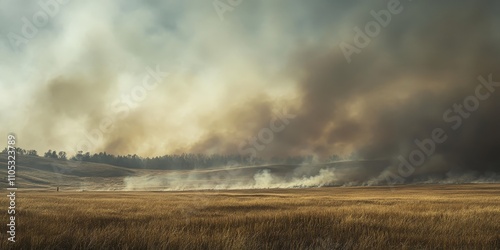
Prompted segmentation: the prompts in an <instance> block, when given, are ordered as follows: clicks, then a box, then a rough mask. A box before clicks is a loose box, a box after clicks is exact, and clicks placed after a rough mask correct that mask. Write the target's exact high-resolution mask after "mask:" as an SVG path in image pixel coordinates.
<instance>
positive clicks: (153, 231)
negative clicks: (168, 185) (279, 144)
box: [0, 184, 500, 249]
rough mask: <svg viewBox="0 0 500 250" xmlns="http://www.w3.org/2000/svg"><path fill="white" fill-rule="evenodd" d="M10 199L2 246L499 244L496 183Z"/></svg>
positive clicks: (21, 195) (27, 194) (32, 194)
mask: <svg viewBox="0 0 500 250" xmlns="http://www.w3.org/2000/svg"><path fill="white" fill-rule="evenodd" d="M4 197H5V196H4ZM17 199H18V206H19V207H18V209H17V211H18V215H17V216H18V219H17V220H18V221H17V222H18V228H17V234H18V235H17V242H16V243H14V244H11V243H8V241H7V239H6V235H5V232H2V234H1V238H0V249H10V248H13V249H436V248H437V249H500V185H495V184H476V185H442V186H438V185H436V186H402V187H396V188H393V189H391V188H384V187H366V188H363V187H351V188H346V187H343V188H314V189H288V190H245V191H196V192H59V193H57V192H53V191H52V192H47V191H45V192H42V191H22V190H20V191H19V192H18V194H17ZM1 202H2V203H1V205H2V207H4V208H6V207H7V200H6V198H3V199H2V201H1ZM4 218H5V219H2V221H4V222H5V221H6V220H7V215H5V217H4ZM4 228H5V227H4ZM4 231H5V230H4Z"/></svg>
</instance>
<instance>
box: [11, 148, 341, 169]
mask: <svg viewBox="0 0 500 250" xmlns="http://www.w3.org/2000/svg"><path fill="white" fill-rule="evenodd" d="M6 152H7V149H4V150H3V151H2V153H6ZM16 152H17V154H18V155H30V156H37V157H40V156H39V155H38V152H37V151H36V150H25V149H22V148H19V147H18V148H16ZM43 157H45V158H52V159H60V160H70V161H81V162H93V163H104V164H110V165H115V166H121V167H127V168H146V169H164V170H191V169H200V168H212V167H221V166H238V165H245V166H252V165H262V164H302V163H311V162H313V161H315V159H314V157H313V156H311V155H305V156H289V157H272V158H270V159H262V158H256V157H251V156H244V155H238V154H229V155H223V154H210V155H207V154H192V153H186V154H170V155H168V154H167V155H164V156H157V157H140V156H138V155H136V154H134V155H130V154H128V155H113V154H108V153H106V152H100V153H94V154H91V153H89V152H86V153H83V152H78V153H77V154H76V155H74V156H72V157H69V158H68V156H67V154H66V152H64V151H59V152H57V151H55V150H48V151H47V152H45V153H44V154H43ZM337 160H341V157H339V156H337V155H332V156H331V157H329V158H328V159H326V160H325V162H331V161H337Z"/></svg>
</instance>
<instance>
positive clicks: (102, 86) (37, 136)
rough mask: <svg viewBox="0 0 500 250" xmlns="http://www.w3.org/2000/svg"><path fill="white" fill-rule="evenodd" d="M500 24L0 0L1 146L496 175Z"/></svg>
mask: <svg viewBox="0 0 500 250" xmlns="http://www.w3.org/2000/svg"><path fill="white" fill-rule="evenodd" d="M499 11H500V3H499V2H498V1H493V0H483V1H439V2H436V1H377V2H374V1H333V0H330V1H327V0H312V1H299V0H288V1H285V0H276V1H263V0H252V1H250V0H240V1H237V0H233V1H225V0H220V1H208V0H206V1H131V0H124V1H118V0H104V1H78V0H66V1H63V0H61V1H56V0H49V1H47V0H42V1H40V2H37V1H14V0H0V34H1V35H2V38H3V39H1V40H0V58H1V59H0V75H1V78H0V90H1V91H0V122H1V127H0V134H4V135H7V134H8V133H15V134H16V136H17V140H18V145H19V146H21V147H23V148H29V149H36V150H38V151H39V153H40V152H45V151H47V150H48V149H53V150H54V149H55V150H58V151H59V150H64V151H66V152H68V154H69V155H72V154H75V153H76V152H78V151H84V152H87V151H89V152H101V151H106V152H108V153H113V154H138V155H141V156H156V155H164V154H178V153H205V154H214V153H218V154H251V155H252V156H258V157H273V156H278V157H283V156H293V155H313V156H315V157H317V158H318V159H321V158H325V157H328V156H329V155H333V154H337V155H342V156H348V155H355V156H356V157H359V158H364V159H381V158H384V159H385V158H390V159H398V157H403V158H406V159H407V160H409V161H411V162H418V161H419V159H418V158H419V157H420V158H422V156H424V158H426V159H427V160H428V162H427V163H426V166H428V167H427V168H429V169H430V170H429V171H443V168H444V169H445V170H446V171H449V170H450V169H452V170H453V169H472V170H477V171H497V170H499V165H500V156H499V154H498V150H499V149H500V144H499V142H500V132H499V131H498V128H499V127H500V126H499V125H500V118H499V117H498V110H499V108H500V87H498V85H499V84H498V82H500V70H499V66H500V46H499V44H500V32H498V31H499V28H500V26H499V24H500V18H499V17H498V13H499ZM495 90H496V91H495ZM445 138H446V139H445ZM430 140H432V142H431V141H430ZM422 145H423V146H422ZM432 145H434V146H432ZM415 150H420V152H421V153H420V154H418V153H413V154H412V152H414V151H415ZM422 153H423V154H422Z"/></svg>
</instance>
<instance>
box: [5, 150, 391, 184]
mask: <svg viewBox="0 0 500 250" xmlns="http://www.w3.org/2000/svg"><path fill="white" fill-rule="evenodd" d="M16 160H17V168H16V170H17V172H16V177H17V180H16V181H17V186H18V187H19V188H25V189H49V188H51V189H55V188H56V187H60V188H61V189H62V190H120V189H128V190H172V189H175V190H177V189H214V188H258V187H262V188H265V187H296V186H299V187H300V186H308V185H311V186H314V185H320V186H321V185H331V184H332V183H333V182H332V181H333V180H338V179H341V180H342V181H343V182H344V183H348V182H353V183H359V182H360V181H363V180H366V179H369V178H373V177H376V176H378V174H380V172H381V171H383V169H384V168H385V167H387V164H388V163H387V162H386V161H343V162H342V161H340V162H334V163H324V164H306V165H300V164H273V165H260V166H222V167H218V168H210V169H195V170H151V169H130V168H125V167H118V166H113V165H109V164H101V163H91V162H77V161H70V160H60V159H53V158H44V157H36V156H29V155H18V156H17V159H16ZM0 169H4V170H3V171H2V176H3V178H4V179H5V178H6V173H7V156H6V155H5V154H0ZM332 171H333V172H332ZM1 187H2V188H4V187H6V181H3V182H2V183H1Z"/></svg>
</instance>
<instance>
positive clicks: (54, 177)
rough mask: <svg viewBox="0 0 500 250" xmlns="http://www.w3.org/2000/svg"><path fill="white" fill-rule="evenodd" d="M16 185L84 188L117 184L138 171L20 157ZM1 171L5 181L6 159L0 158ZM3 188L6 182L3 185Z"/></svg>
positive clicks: (4, 156) (1, 156) (17, 162)
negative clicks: (86, 186)
mask: <svg viewBox="0 0 500 250" xmlns="http://www.w3.org/2000/svg"><path fill="white" fill-rule="evenodd" d="M16 166H17V167H16V181H17V185H18V187H19V188H50V187H54V188H55V187H56V186H60V187H69V188H72V189H75V188H83V187H84V186H85V185H88V184H92V185H99V183H103V184H104V183H107V182H108V184H109V181H113V182H117V180H121V179H123V177H125V176H131V175H135V174H136V171H135V170H131V169H127V168H122V167H116V166H112V165H107V164H99V163H89V162H74V161H65V160H59V159H52V158H44V157H36V156H29V155H17V159H16ZM0 169H3V171H2V177H3V179H5V178H6V173H7V155H5V154H0ZM1 185H2V187H5V186H6V182H5V181H2V183H1Z"/></svg>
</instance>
